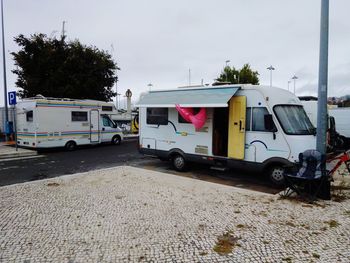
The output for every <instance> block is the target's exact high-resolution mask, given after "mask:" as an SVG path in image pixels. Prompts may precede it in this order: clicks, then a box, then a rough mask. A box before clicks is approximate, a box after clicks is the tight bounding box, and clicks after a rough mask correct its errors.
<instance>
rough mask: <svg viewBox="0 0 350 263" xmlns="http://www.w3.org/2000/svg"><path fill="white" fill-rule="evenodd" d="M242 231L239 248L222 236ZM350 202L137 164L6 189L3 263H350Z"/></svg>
mask: <svg viewBox="0 0 350 263" xmlns="http://www.w3.org/2000/svg"><path fill="white" fill-rule="evenodd" d="M223 234H229V235H231V236H233V237H235V238H237V239H238V241H237V244H236V245H235V246H234V247H233V250H232V252H231V253H228V254H218V253H217V252H215V251H214V247H215V244H216V243H217V241H218V237H219V236H221V235H223ZM349 236H350V200H349V199H347V200H345V201H343V202H334V201H325V202H318V203H317V204H313V205H311V204H306V203H302V202H296V201H292V200H286V199H280V198H279V196H278V195H269V194H263V193H258V192H253V191H248V190H243V189H238V188H234V187H230V186H225V185H219V184H214V183H208V182H204V181H199V180H194V179H191V178H185V177H179V176H175V175H170V174H165V173H159V172H154V171H147V170H142V169H139V168H133V167H126V166H124V167H119V168H113V169H106V170H99V171H93V172H88V173H83V174H76V175H70V176H63V177H59V178H54V179H49V180H42V181H37V182H31V183H24V184H18V185H12V186H5V187H1V188H0V261H1V262H26V263H28V262H312V261H313V262H350V250H349V247H350V240H349Z"/></svg>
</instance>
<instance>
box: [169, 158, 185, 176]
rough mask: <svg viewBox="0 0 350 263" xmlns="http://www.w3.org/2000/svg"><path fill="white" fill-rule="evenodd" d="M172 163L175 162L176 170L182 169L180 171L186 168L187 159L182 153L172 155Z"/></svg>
mask: <svg viewBox="0 0 350 263" xmlns="http://www.w3.org/2000/svg"><path fill="white" fill-rule="evenodd" d="M172 163H173V166H174V168H175V170H177V171H180V172H182V171H185V170H186V160H185V158H184V157H183V156H182V155H180V154H176V155H174V156H173V157H172Z"/></svg>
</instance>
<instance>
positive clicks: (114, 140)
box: [112, 135, 122, 145]
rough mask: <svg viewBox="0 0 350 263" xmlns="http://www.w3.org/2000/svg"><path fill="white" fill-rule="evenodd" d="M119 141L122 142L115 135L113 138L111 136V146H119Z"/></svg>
mask: <svg viewBox="0 0 350 263" xmlns="http://www.w3.org/2000/svg"><path fill="white" fill-rule="evenodd" d="M121 141H122V140H121V138H120V136H119V135H115V136H113V138H112V144H114V145H119V144H120V142H121Z"/></svg>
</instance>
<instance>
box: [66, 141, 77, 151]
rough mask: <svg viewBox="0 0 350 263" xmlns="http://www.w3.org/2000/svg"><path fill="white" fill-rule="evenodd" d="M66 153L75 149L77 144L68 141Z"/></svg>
mask: <svg viewBox="0 0 350 263" xmlns="http://www.w3.org/2000/svg"><path fill="white" fill-rule="evenodd" d="M65 148H66V150H67V151H70V152H71V151H74V150H75V149H76V148H77V144H76V143H75V141H69V142H67V143H66V146H65Z"/></svg>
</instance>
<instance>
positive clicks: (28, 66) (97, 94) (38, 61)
mask: <svg viewBox="0 0 350 263" xmlns="http://www.w3.org/2000/svg"><path fill="white" fill-rule="evenodd" d="M14 41H15V42H16V43H17V44H18V45H19V47H20V50H19V51H18V52H12V53H11V54H12V55H13V58H14V61H15V65H16V66H17V68H16V69H15V70H13V71H12V72H13V73H15V74H16V75H17V81H16V86H17V87H18V88H20V91H19V96H20V97H21V98H27V97H33V96H36V95H38V94H41V95H43V96H45V97H55V98H74V99H94V100H102V101H111V98H112V97H113V96H115V92H113V91H112V87H113V85H114V83H115V81H117V80H118V78H117V75H116V72H117V70H119V68H118V67H117V65H116V63H115V62H114V61H113V60H112V57H111V55H110V54H108V53H106V52H105V51H101V50H99V49H97V48H96V47H91V46H86V45H83V44H81V43H80V42H79V41H78V40H75V41H71V42H66V41H65V38H62V39H56V38H48V37H47V36H46V35H44V34H34V35H31V36H30V37H29V38H27V37H25V36H24V35H19V36H17V37H15V39H14Z"/></svg>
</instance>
